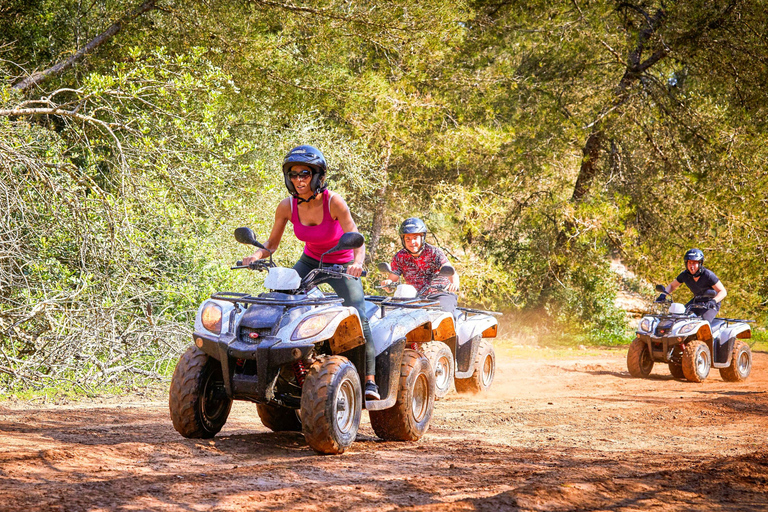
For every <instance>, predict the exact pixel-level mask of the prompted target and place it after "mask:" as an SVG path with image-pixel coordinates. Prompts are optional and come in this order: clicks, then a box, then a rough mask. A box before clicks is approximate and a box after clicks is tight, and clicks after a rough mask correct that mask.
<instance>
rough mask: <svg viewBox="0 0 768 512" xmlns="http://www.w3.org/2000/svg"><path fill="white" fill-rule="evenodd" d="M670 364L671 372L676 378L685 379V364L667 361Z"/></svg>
mask: <svg viewBox="0 0 768 512" xmlns="http://www.w3.org/2000/svg"><path fill="white" fill-rule="evenodd" d="M667 364H668V365H669V373H671V374H672V376H673V377H674V378H676V379H684V378H685V373H683V365H682V364H677V363H667Z"/></svg>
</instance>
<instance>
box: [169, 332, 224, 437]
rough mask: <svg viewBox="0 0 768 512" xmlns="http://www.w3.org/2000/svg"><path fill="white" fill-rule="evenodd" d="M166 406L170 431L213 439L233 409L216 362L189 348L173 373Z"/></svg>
mask: <svg viewBox="0 0 768 512" xmlns="http://www.w3.org/2000/svg"><path fill="white" fill-rule="evenodd" d="M168 405H169V407H170V410H171V420H172V421H173V428H175V429H176V431H177V432H178V433H179V434H181V435H182V436H184V437H189V438H204V439H207V438H211V437H213V436H215V435H216V434H217V433H218V432H219V431H220V430H221V429H222V427H223V426H224V424H225V423H226V422H227V418H228V417H229V411H230V409H231V408H232V399H231V398H229V397H228V396H227V392H226V390H225V389H224V378H223V376H222V372H221V364H220V363H219V361H217V360H216V359H214V358H212V357H210V356H208V354H206V353H205V352H203V351H202V350H200V349H198V348H197V347H194V346H193V347H189V348H188V349H187V351H186V352H184V354H183V355H182V356H181V358H180V359H179V362H178V363H177V364H176V369H175V370H174V371H173V378H172V379H171V390H170V393H169V400H168Z"/></svg>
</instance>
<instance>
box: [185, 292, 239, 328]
mask: <svg viewBox="0 0 768 512" xmlns="http://www.w3.org/2000/svg"><path fill="white" fill-rule="evenodd" d="M209 302H213V303H215V304H218V305H219V307H220V308H221V333H220V334H227V333H233V332H235V326H236V325H238V324H239V323H240V319H241V318H242V317H243V315H244V314H245V310H246V309H247V308H244V307H242V306H239V307H238V308H237V309H235V305H234V304H233V303H231V302H229V301H226V300H216V299H207V300H204V301H203V303H202V304H200V307H199V308H197V314H196V315H195V332H200V333H207V332H210V331H208V329H206V328H205V327H203V321H202V314H203V308H204V307H205V306H206V304H208V303H209ZM213 334H215V333H213Z"/></svg>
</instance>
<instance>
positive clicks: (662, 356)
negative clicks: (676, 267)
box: [627, 285, 752, 382]
mask: <svg viewBox="0 0 768 512" xmlns="http://www.w3.org/2000/svg"><path fill="white" fill-rule="evenodd" d="M656 290H657V291H659V292H661V293H662V294H664V295H665V296H666V295H669V294H667V292H666V290H665V288H664V287H663V286H662V285H657V286H656ZM715 295H716V293H715V291H714V290H707V291H706V292H705V294H704V295H700V296H696V297H694V298H693V299H692V300H691V302H689V304H688V305H687V306H686V305H683V304H680V303H677V302H672V301H671V300H666V297H665V299H663V300H661V301H657V302H656V303H655V307H656V309H655V310H654V311H651V312H650V313H649V314H647V315H645V316H644V317H643V318H642V319H641V320H640V324H639V326H638V328H637V337H636V338H635V339H634V341H632V344H631V345H630V346H629V352H628V353H627V368H628V369H629V373H630V375H632V376H633V377H648V376H649V375H650V373H651V369H652V368H653V364H654V362H662V363H667V364H668V365H669V372H670V373H671V374H672V375H673V376H674V377H676V378H678V379H682V378H685V379H688V380H689V381H691V382H702V381H703V380H704V379H706V378H707V376H708V375H709V370H710V368H711V367H715V368H718V369H719V370H720V376H721V377H722V378H723V380H726V381H729V382H739V381H743V380H744V379H746V378H747V377H749V373H750V372H751V370H752V351H751V349H750V348H749V345H747V344H746V343H745V342H744V341H742V340H744V339H749V338H751V337H752V329H751V327H750V326H749V323H750V322H752V320H739V319H735V318H715V319H714V320H712V323H711V324H710V323H709V322H707V321H706V320H704V319H703V318H701V317H699V316H697V315H696V314H695V312H696V311H700V310H702V309H707V308H708V307H709V304H710V301H711V299H712V298H713V297H714V296H715ZM667 306H669V309H668V310H667V311H664V310H665V309H666V307H667Z"/></svg>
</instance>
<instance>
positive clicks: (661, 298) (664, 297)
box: [656, 293, 667, 302]
mask: <svg viewBox="0 0 768 512" xmlns="http://www.w3.org/2000/svg"><path fill="white" fill-rule="evenodd" d="M666 301H667V294H666V293H662V294H661V295H659V296H658V297H656V302H666Z"/></svg>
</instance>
